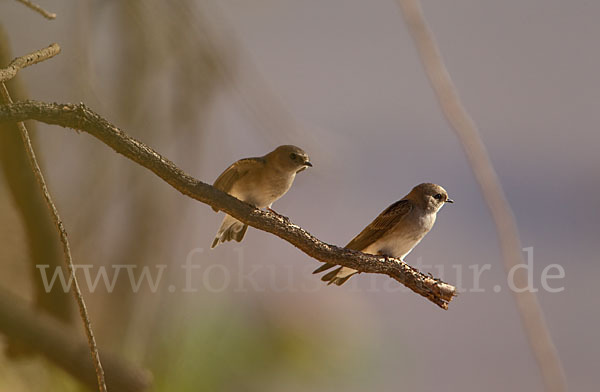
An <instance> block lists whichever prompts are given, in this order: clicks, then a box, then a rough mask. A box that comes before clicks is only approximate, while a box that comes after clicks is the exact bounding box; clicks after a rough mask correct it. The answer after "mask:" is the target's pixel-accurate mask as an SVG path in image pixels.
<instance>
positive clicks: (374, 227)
mask: <svg viewBox="0 0 600 392" xmlns="http://www.w3.org/2000/svg"><path fill="white" fill-rule="evenodd" d="M411 210H412V204H411V203H410V201H408V200H400V201H397V202H395V203H394V204H392V205H391V206H389V207H388V208H386V209H385V210H384V211H383V212H382V213H381V214H379V216H378V217H377V218H375V220H374V221H373V222H371V223H370V224H369V226H367V227H365V228H364V230H363V231H361V232H360V234H359V235H357V236H356V237H354V239H353V240H352V241H350V243H349V244H348V245H346V248H348V249H354V250H360V251H362V250H363V249H366V248H367V247H368V246H369V245H371V244H372V243H373V242H375V241H377V240H378V239H380V238H381V237H383V235H384V234H385V233H387V232H388V230H390V229H391V228H393V227H394V226H396V225H397V224H398V223H399V222H400V221H401V220H402V218H404V217H405V216H406V215H408V213H409V212H410V211H411ZM335 266H336V264H333V263H325V264H323V265H321V266H320V267H319V268H317V269H316V270H314V271H313V274H318V273H319V272H323V271H326V270H328V269H330V268H332V267H335Z"/></svg>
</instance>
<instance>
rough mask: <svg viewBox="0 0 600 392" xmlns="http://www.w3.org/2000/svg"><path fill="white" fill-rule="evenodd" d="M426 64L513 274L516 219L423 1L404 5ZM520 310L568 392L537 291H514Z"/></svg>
mask: <svg viewBox="0 0 600 392" xmlns="http://www.w3.org/2000/svg"><path fill="white" fill-rule="evenodd" d="M398 4H399V5H400V7H401V8H402V12H403V15H404V18H405V20H406V23H407V25H408V28H409V30H410V33H411V34H412V36H413V38H414V40H415V44H416V46H417V49H418V50H419V54H420V56H421V61H422V62H423V65H424V67H425V71H426V73H427V76H428V77H429V81H430V82H431V85H432V87H433V89H434V90H435V93H436V95H437V98H438V101H439V103H440V106H441V107H442V110H443V112H444V114H445V116H446V118H447V120H448V122H449V123H450V124H451V126H452V128H453V129H454V131H455V133H456V135H457V136H458V139H459V140H460V142H461V144H462V146H463V149H464V151H465V154H466V155H467V158H468V160H469V163H470V166H471V169H472V170H473V173H474V175H475V178H476V179H477V181H478V182H479V187H480V188H481V191H482V193H483V196H484V199H485V201H486V203H487V205H488V208H489V209H490V211H491V213H492V217H493V219H494V222H495V224H496V231H497V233H498V238H499V240H500V246H501V248H502V253H503V256H504V268H505V269H506V271H510V270H511V269H513V268H514V267H515V266H516V265H519V264H524V263H525V260H524V259H523V252H522V245H521V241H520V240H519V235H518V231H517V224H516V222H515V219H514V215H513V213H512V210H511V208H510V205H509V204H508V201H507V200H506V197H505V196H504V191H503V190H502V185H501V184H500V181H499V180H498V176H497V175H496V172H495V170H494V167H493V165H492V162H491V160H490V158H489V156H488V153H487V150H486V148H485V145H484V144H483V141H482V140H481V136H480V135H479V131H478V129H477V126H476V125H475V122H474V121H473V119H472V118H471V117H470V116H469V114H468V113H467V111H466V109H465V108H464V106H463V104H462V102H461V99H460V97H459V96H458V92H457V90H456V87H455V86H454V84H453V83H452V79H451V78H450V75H449V73H448V71H447V69H446V66H445V65H444V61H443V59H442V55H441V54H440V51H439V49H438V47H437V44H436V42H435V39H434V37H433V34H432V32H431V31H430V30H429V27H427V23H426V22H425V17H424V16H423V10H422V9H421V6H420V4H419V1H418V0H398ZM515 278H516V280H518V283H519V286H521V287H522V286H523V285H524V283H526V282H527V273H526V272H525V271H523V270H522V269H518V270H517V273H516V274H515ZM513 295H514V298H515V300H516V303H517V309H518V311H519V315H520V316H521V321H522V323H523V327H524V328H525V332H526V334H527V337H528V341H529V345H530V347H531V350H532V351H533V354H534V356H535V358H536V360H537V363H538V367H539V368H540V370H541V373H542V379H543V381H544V385H545V387H546V390H547V391H553V392H561V391H566V389H567V383H566V379H565V373H564V369H563V367H562V364H561V362H560V358H559V356H558V353H557V351H556V347H555V346H554V343H553V342H552V337H551V336H550V332H549V331H548V327H547V326H546V322H545V320H544V315H543V312H542V309H541V307H540V304H539V302H538V301H537V298H536V295H535V294H534V293H533V292H531V291H523V292H517V291H513Z"/></svg>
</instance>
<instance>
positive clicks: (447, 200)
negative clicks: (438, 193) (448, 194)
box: [446, 199, 454, 203]
mask: <svg viewBox="0 0 600 392" xmlns="http://www.w3.org/2000/svg"><path fill="white" fill-rule="evenodd" d="M446 203H454V200H452V199H446Z"/></svg>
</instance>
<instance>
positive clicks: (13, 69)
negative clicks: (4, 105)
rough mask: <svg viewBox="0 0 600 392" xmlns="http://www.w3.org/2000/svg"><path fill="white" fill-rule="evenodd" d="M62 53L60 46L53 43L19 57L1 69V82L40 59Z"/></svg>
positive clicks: (46, 58)
mask: <svg viewBox="0 0 600 392" xmlns="http://www.w3.org/2000/svg"><path fill="white" fill-rule="evenodd" d="M59 53H60V46H58V44H52V45H50V46H48V47H47V48H44V49H40V50H36V51H35V52H32V53H29V54H26V55H25V56H21V57H17V58H16V59H14V60H13V61H11V62H10V64H8V67H6V68H3V69H0V82H6V81H7V80H10V79H12V78H14V77H15V76H16V75H17V72H18V71H19V70H21V69H23V68H25V67H29V66H30V65H33V64H37V63H39V62H40V61H44V60H48V59H50V58H52V57H54V56H56V55H57V54H59Z"/></svg>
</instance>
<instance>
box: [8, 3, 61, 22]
mask: <svg viewBox="0 0 600 392" xmlns="http://www.w3.org/2000/svg"><path fill="white" fill-rule="evenodd" d="M17 1H18V2H19V3H22V4H24V5H26V6H27V7H28V8H31V9H32V10H34V11H35V12H38V13H40V14H41V15H42V16H43V17H44V18H46V19H55V18H56V14H55V13H54V12H48V11H46V10H45V9H43V8H42V7H41V6H39V5H37V4H34V3H32V2H31V1H29V0H17Z"/></svg>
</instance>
